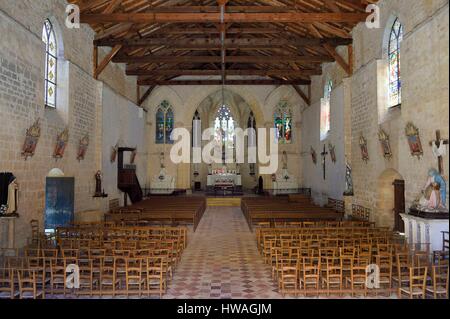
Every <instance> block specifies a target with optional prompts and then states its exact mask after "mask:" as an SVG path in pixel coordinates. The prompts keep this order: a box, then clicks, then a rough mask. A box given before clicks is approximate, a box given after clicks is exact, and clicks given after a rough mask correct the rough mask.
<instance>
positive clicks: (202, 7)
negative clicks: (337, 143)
mask: <svg viewBox="0 0 450 319" xmlns="http://www.w3.org/2000/svg"><path fill="white" fill-rule="evenodd" d="M68 1H69V2H70V3H73V4H77V5H79V7H80V10H81V22H82V23H88V24H89V25H90V26H91V27H92V28H93V29H94V30H95V31H96V33H97V34H96V36H95V40H94V54H95V56H94V58H93V64H94V76H95V77H98V76H99V75H100V74H101V72H102V71H103V70H104V69H105V68H106V67H107V65H108V64H109V63H110V62H114V63H126V64H127V69H126V70H127V71H126V73H127V75H130V76H137V77H138V84H139V85H145V86H150V88H149V89H148V90H147V91H146V92H145V93H144V95H143V96H142V97H139V96H138V103H139V104H142V103H143V102H144V101H145V99H146V98H147V97H148V96H149V95H150V94H151V92H152V91H153V89H154V88H155V87H156V86H157V85H219V84H220V82H221V81H219V80H212V79H206V77H210V76H221V77H222V80H225V84H229V85H293V86H294V89H295V90H296V91H297V92H298V94H299V95H300V96H301V97H302V99H304V100H305V102H306V103H307V104H309V103H310V98H311V97H310V94H305V93H304V91H303V90H302V89H301V88H299V87H298V85H309V83H310V82H311V81H310V77H311V76H315V75H320V74H321V73H322V71H321V64H322V63H327V62H337V63H338V64H339V65H340V66H341V67H342V68H343V69H344V70H345V71H346V72H347V73H348V74H351V73H352V71H353V70H352V68H353V64H352V63H353V56H352V55H353V53H352V52H353V50H352V37H351V31H352V29H353V27H355V25H356V24H358V23H359V22H363V21H365V20H366V18H367V16H368V13H367V12H366V10H365V8H366V6H367V5H368V4H371V3H375V2H376V1H377V0H308V1H306V0H295V1H294V0H255V1H252V2H250V1H244V0H202V1H197V0H196V1H194V0H179V1H178V0H176V1H175V0H167V1H162V0H157V1H146V0H68ZM249 4H251V5H249ZM102 46H103V47H111V48H112V49H111V51H110V53H108V54H107V55H106V57H105V58H104V59H103V60H102V61H100V62H99V61H98V49H97V47H102ZM338 46H348V53H349V54H348V55H349V58H348V59H344V58H343V57H342V56H340V55H339V54H338V53H337V51H336V48H337V47H338ZM180 76H197V77H200V79H195V80H184V79H183V80H180V79H177V78H178V77H180ZM229 76H238V77H240V79H239V80H238V79H233V80H229V79H227V77H229ZM248 76H251V77H253V78H251V79H250V78H246V77H248ZM255 77H256V78H255ZM309 91H310V87H309V88H308V92H309ZM139 95H140V93H139Z"/></svg>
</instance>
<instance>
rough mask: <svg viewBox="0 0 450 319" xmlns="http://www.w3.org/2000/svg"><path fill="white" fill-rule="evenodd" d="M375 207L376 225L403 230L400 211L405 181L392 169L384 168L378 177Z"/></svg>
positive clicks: (403, 200) (403, 207)
mask: <svg viewBox="0 0 450 319" xmlns="http://www.w3.org/2000/svg"><path fill="white" fill-rule="evenodd" d="M376 209H377V211H376V216H375V221H376V223H377V225H379V226H381V227H389V228H391V229H393V230H395V231H399V232H403V230H404V226H403V221H402V219H401V217H400V213H404V210H405V182H404V180H403V177H402V176H401V175H400V173H399V172H397V171H396V170H394V169H387V170H385V171H384V172H383V173H382V174H381V175H380V177H379V178H378V184H377V205H376Z"/></svg>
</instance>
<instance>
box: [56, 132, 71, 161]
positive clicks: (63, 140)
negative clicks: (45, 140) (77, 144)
mask: <svg viewBox="0 0 450 319" xmlns="http://www.w3.org/2000/svg"><path fill="white" fill-rule="evenodd" d="M68 142H69V129H68V128H66V129H65V130H64V131H62V132H61V134H59V135H58V137H57V139H56V145H55V151H54V152H53V157H54V158H56V159H60V158H63V156H64V152H65V150H66V146H67V143H68Z"/></svg>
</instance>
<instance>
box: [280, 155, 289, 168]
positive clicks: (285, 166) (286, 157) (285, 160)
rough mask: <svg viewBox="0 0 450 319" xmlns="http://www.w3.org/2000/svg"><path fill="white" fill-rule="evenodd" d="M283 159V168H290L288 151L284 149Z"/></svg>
mask: <svg viewBox="0 0 450 319" xmlns="http://www.w3.org/2000/svg"><path fill="white" fill-rule="evenodd" d="M281 160H282V161H283V169H284V170H285V169H287V168H288V156H287V153H286V151H283V156H282V157H281Z"/></svg>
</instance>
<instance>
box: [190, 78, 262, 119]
mask: <svg viewBox="0 0 450 319" xmlns="http://www.w3.org/2000/svg"><path fill="white" fill-rule="evenodd" d="M219 90H221V88H220V87H219V86H210V87H205V86H200V87H197V88H193V90H192V94H191V95H190V98H189V99H188V100H186V103H185V105H184V107H185V110H186V113H185V117H186V119H185V121H188V122H190V121H192V117H193V116H194V114H195V111H196V110H197V108H198V106H199V105H200V104H201V103H202V101H204V100H205V99H207V98H208V96H210V95H211V94H214V93H215V92H217V91H219ZM225 90H226V91H228V92H231V93H234V94H236V95H239V96H240V97H241V98H242V99H243V100H244V101H245V102H246V103H247V104H248V106H249V107H250V109H251V110H252V111H253V114H254V115H255V118H256V123H257V124H258V126H260V125H261V127H262V125H263V123H264V122H265V116H264V113H263V111H262V107H261V105H260V103H259V101H258V99H257V98H256V97H255V96H254V95H253V94H252V93H251V92H249V90H247V89H245V88H244V87H242V86H227V87H226V88H225ZM188 122H187V123H188Z"/></svg>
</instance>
